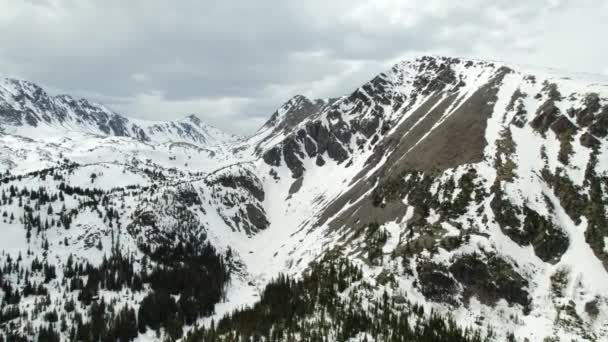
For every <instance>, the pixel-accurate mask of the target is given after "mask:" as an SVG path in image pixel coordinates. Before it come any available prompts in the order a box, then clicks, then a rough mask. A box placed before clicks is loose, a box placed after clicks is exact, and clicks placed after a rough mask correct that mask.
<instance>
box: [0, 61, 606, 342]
mask: <svg viewBox="0 0 608 342" xmlns="http://www.w3.org/2000/svg"><path fill="white" fill-rule="evenodd" d="M0 103H1V104H0V118H1V120H2V128H3V130H4V134H3V135H0V150H2V151H3V154H2V160H0V167H1V171H2V173H3V174H5V176H4V178H2V181H1V183H0V191H1V192H2V200H1V202H0V203H1V204H2V205H1V206H0V211H1V212H3V218H2V220H3V227H2V229H3V237H4V238H3V239H1V241H0V250H2V251H3V253H2V254H1V255H0V265H4V266H3V270H2V278H1V279H2V285H3V286H2V294H3V297H2V298H3V301H2V305H3V308H2V320H0V322H3V323H2V324H3V325H2V327H3V328H2V329H3V330H2V332H3V333H4V335H5V336H7V338H8V337H15V336H25V337H31V338H33V337H34V336H35V337H37V338H41V337H40V336H42V338H43V339H44V338H46V337H47V336H55V337H57V338H61V339H66V340H67V339H69V340H86V339H87V338H88V339H91V340H98V339H100V338H101V339H103V338H107V339H110V340H116V339H117V338H122V339H123V340H132V339H135V338H138V339H139V340H146V339H148V340H158V339H161V338H167V339H170V340H171V339H173V340H176V339H178V338H184V339H185V340H186V341H201V340H202V341H207V340H208V341H216V340H222V339H223V340H231V339H239V338H245V339H247V338H250V339H256V338H257V339H259V340H273V341H274V340H276V341H290V340H303V341H309V340H311V341H321V340H331V341H334V340H340V341H342V340H353V341H366V340H371V339H375V340H378V341H393V340H394V341H426V340H428V341H481V340H482V338H485V339H487V340H490V341H504V340H522V341H524V340H526V339H527V340H530V341H543V340H545V339H546V340H558V339H560V340H571V339H577V340H596V341H599V340H604V339H606V338H608V334H607V331H608V330H607V327H608V296H607V293H608V211H607V208H608V207H607V206H608V155H607V153H608V152H607V151H608V148H607V146H606V144H607V137H608V82H606V81H605V80H603V79H602V78H601V77H597V78H595V77H590V76H588V75H584V76H579V75H562V74H560V73H556V72H554V71H551V70H543V69H530V68H521V67H517V66H512V65H508V64H505V63H501V62H495V61H480V60H470V59H461V58H451V57H440V56H423V57H420V58H416V59H413V60H409V61H404V62H401V63H399V64H397V65H395V66H393V67H392V68H391V69H390V70H387V71H386V72H384V73H381V74H379V75H377V76H375V77H374V78H372V79H371V80H370V81H369V82H367V83H365V84H363V85H362V86H360V87H358V88H356V89H355V90H354V91H353V92H351V93H349V94H346V95H344V96H342V97H339V98H336V99H326V100H313V99H308V98H306V97H304V96H300V95H298V96H295V97H293V98H292V99H290V100H288V101H287V102H286V103H284V104H283V105H282V106H280V107H279V108H278V109H277V110H276V111H275V112H274V113H273V114H272V115H271V116H270V118H269V120H268V121H267V122H266V123H265V124H264V125H263V126H262V127H261V128H260V129H259V130H258V131H257V132H256V133H255V134H254V135H253V136H251V137H249V138H247V139H242V140H233V139H227V138H223V137H220V138H211V136H221V135H220V134H219V133H212V132H213V131H212V130H211V129H209V128H208V126H206V125H205V124H203V123H202V122H201V121H200V120H199V119H198V118H197V117H195V116H188V117H186V118H184V119H182V120H179V121H171V122H166V123H156V122H155V123H151V122H146V123H143V122H142V121H137V120H132V119H127V118H125V117H122V116H120V115H118V114H115V113H113V112H111V111H109V110H107V109H106V108H105V107H103V106H102V105H98V104H92V103H89V102H87V101H85V100H73V99H71V98H70V97H65V96H59V97H49V96H48V95H47V94H46V93H45V92H44V91H42V90H41V89H40V88H39V87H36V86H35V85H33V84H31V83H28V82H21V81H12V80H6V81H4V83H2V86H1V87H0ZM186 126H187V127H190V128H186ZM41 127H44V129H45V130H46V129H49V130H50V129H53V130H54V131H53V132H56V133H57V134H54V135H52V136H50V135H49V136H45V135H43V134H38V135H36V133H35V132H37V130H38V129H39V128H41ZM40 131H41V132H42V130H40ZM73 131H78V132H86V133H94V134H85V135H77V136H74V135H73V134H67V133H68V132H73ZM25 133H28V134H25ZM214 139H215V140H214ZM210 141H221V142H223V144H219V145H215V144H210V143H209V142H210ZM151 142H158V144H155V143H151ZM15 338H16V337H15Z"/></svg>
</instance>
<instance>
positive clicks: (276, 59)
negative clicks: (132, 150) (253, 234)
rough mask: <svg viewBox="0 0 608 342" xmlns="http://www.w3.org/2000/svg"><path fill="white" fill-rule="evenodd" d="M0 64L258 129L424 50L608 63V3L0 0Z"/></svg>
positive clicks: (123, 101) (122, 107)
mask: <svg viewBox="0 0 608 342" xmlns="http://www.w3.org/2000/svg"><path fill="white" fill-rule="evenodd" d="M0 6H1V7H0V8H2V9H3V10H2V12H1V13H0V32H2V34H1V35H0V46H2V49H0V73H2V74H4V75H5V76H11V77H20V78H25V79H28V80H32V81H34V82H38V83H41V84H42V85H44V86H46V87H48V88H49V89H51V90H52V91H53V92H61V93H70V94H74V95H77V96H85V97H87V98H91V99H94V100H98V101H100V102H103V103H105V104H107V105H109V106H110V107H112V108H114V109H115V110H117V111H120V112H122V113H124V114H126V115H130V116H135V117H142V118H149V119H174V118H179V117H182V116H184V115H186V114H188V113H198V114H199V115H200V116H201V117H202V118H203V119H205V120H206V121H207V122H209V123H211V124H214V125H216V126H218V127H220V128H222V129H225V130H228V131H232V132H236V133H241V134H247V133H251V132H253V131H254V130H255V129H256V128H257V127H258V126H259V125H260V124H261V123H263V121H264V120H265V119H266V118H267V117H268V116H269V115H270V114H271V113H272V111H274V109H275V108H276V107H277V106H279V105H280V104H281V103H283V102H284V101H285V100H287V99H288V98H289V97H291V96H293V95H295V94H300V93H301V94H305V95H308V96H313V97H330V96H338V95H341V94H344V93H347V92H349V91H351V90H352V89H354V88H355V87H357V86H359V85H360V84H361V83H362V82H364V81H366V80H368V79H370V78H372V77H373V76H374V75H375V74H376V73H378V72H381V71H383V70H385V69H386V68H388V67H390V64H392V63H394V62H396V61H398V60H400V59H403V58H408V57H411V56H413V55H417V54H420V53H438V54H450V55H457V56H464V57H476V58H488V59H497V60H506V61H509V62H514V63H525V64H535V65H547V66H553V67H557V68H564V69H570V70H574V71H585V72H596V73H599V72H605V71H606V70H608V63H606V62H605V61H606V60H608V58H607V57H608V48H607V47H604V46H603V45H602V44H601V41H602V40H601V38H602V37H601V35H602V34H603V33H604V32H608V24H607V23H608V20H607V19H608V18H607V17H606V13H608V8H607V7H606V4H605V3H604V2H603V1H601V0H581V1H577V2H576V3H573V2H565V1H555V0H554V1H526V0H509V1H506V0H499V1H494V2H492V3H491V4H488V2H487V1H482V0H467V1H449V0H425V1H411V0H374V1H354V0H350V1H346V0H336V1H332V2H327V1H323V2H322V1H319V0H311V1H277V0H274V1H270V0H260V1H254V2H244V1H235V0H228V1H221V2H216V1H194V0H183V1H179V2H177V1H160V0H147V1H143V0H133V1H122V0H106V1H93V0H44V1H43V0H29V1H27V2H25V1H19V2H16V1H11V0H0Z"/></svg>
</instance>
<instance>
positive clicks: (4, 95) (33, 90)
mask: <svg viewBox="0 0 608 342" xmlns="http://www.w3.org/2000/svg"><path fill="white" fill-rule="evenodd" d="M0 89H1V90H2V92H1V93H0V101H1V102H0V110H1V113H0V120H2V125H3V126H4V128H5V130H6V129H9V130H10V131H11V132H12V133H17V134H19V133H21V135H26V136H28V135H31V136H34V137H35V135H36V133H35V131H34V132H31V133H30V132H29V130H31V129H35V128H36V127H38V126H42V127H44V128H40V129H45V130H46V131H47V133H50V132H53V131H56V133H55V134H56V135H61V134H62V132H66V131H77V132H83V133H92V134H99V135H106V136H127V137H133V138H135V139H137V140H140V141H144V142H153V143H163V142H169V141H184V142H191V143H197V144H206V145H209V144H221V143H225V142H231V141H234V140H237V139H239V138H238V137H237V136H234V135H230V134H227V133H224V132H221V131H220V130H218V129H217V128H215V127H213V126H210V125H208V124H205V123H203V122H202V121H201V120H200V118H198V117H196V116H195V115H194V114H190V115H188V116H185V117H184V118H183V119H180V120H176V121H147V120H141V119H133V118H128V117H125V116H122V115H120V114H118V113H116V112H114V111H112V110H110V109H109V108H107V107H106V106H104V105H102V104H99V103H96V102H92V101H89V100H86V99H82V98H80V99H77V98H74V97H72V96H70V95H66V94H61V95H55V96H50V95H49V94H48V93H47V92H46V91H45V90H44V89H42V88H41V87H40V86H38V85H36V84H34V83H32V82H29V81H22V80H16V79H4V80H3V81H2V84H1V85H0Z"/></svg>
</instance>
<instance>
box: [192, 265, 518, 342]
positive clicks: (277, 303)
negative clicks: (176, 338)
mask: <svg viewBox="0 0 608 342" xmlns="http://www.w3.org/2000/svg"><path fill="white" fill-rule="evenodd" d="M362 280H363V276H362V271H361V269H360V268H358V267H356V266H354V265H352V264H351V263H350V262H349V261H347V260H345V259H343V258H339V259H334V260H332V259H331V257H329V258H325V259H324V260H323V261H322V262H321V263H319V264H316V265H313V266H312V267H311V271H310V272H309V273H308V274H305V275H304V276H303V277H302V279H299V280H295V279H293V278H290V277H288V276H285V275H280V276H279V277H278V278H276V279H275V280H274V281H272V282H271V283H269V284H268V285H267V286H266V287H265V289H264V291H263V293H262V295H261V298H260V301H259V302H258V303H256V304H255V305H254V306H253V307H250V308H245V309H240V310H236V311H234V312H232V313H230V314H227V315H225V316H224V317H223V318H222V319H221V320H219V321H218V322H217V324H214V323H213V322H212V323H211V326H210V327H207V328H202V327H201V328H198V329H195V330H194V331H191V332H190V333H188V334H187V336H186V338H185V341H186V342H194V341H319V342H324V341H328V338H330V337H331V338H332V340H337V341H347V340H349V339H351V338H355V337H356V338H361V339H362V340H363V341H395V342H397V341H399V342H400V341H421V342H459V341H461V342H479V341H483V340H484V339H483V338H482V337H481V333H480V332H479V331H474V330H468V329H462V328H459V327H458V326H457V325H456V323H455V322H454V321H453V320H452V319H451V318H450V317H444V316H441V315H438V314H436V313H433V312H430V313H428V312H427V313H425V311H424V308H423V307H421V306H418V305H416V304H412V303H409V302H405V303H403V302H401V301H399V302H398V301H396V300H395V298H394V297H390V296H389V295H388V294H387V293H386V292H384V293H383V295H382V296H381V297H380V298H375V299H371V300H366V299H365V298H367V297H368V296H367V294H369V292H367V291H369V288H366V286H365V285H362V284H363V283H364V282H362ZM347 290H348V291H347ZM359 290H361V292H359ZM491 336H492V332H491V330H490V331H489V333H488V335H487V336H486V339H489V338H491ZM508 338H509V340H512V338H513V337H512V336H508Z"/></svg>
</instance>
